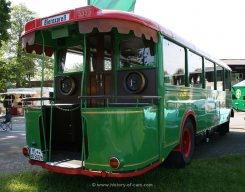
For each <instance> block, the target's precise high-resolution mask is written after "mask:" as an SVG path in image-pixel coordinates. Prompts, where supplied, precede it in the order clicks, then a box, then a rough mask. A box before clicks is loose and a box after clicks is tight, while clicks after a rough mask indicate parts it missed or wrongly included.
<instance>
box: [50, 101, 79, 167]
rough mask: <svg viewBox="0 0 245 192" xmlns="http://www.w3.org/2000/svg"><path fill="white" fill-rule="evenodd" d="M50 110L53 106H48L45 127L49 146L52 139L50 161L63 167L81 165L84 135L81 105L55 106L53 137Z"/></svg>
mask: <svg viewBox="0 0 245 192" xmlns="http://www.w3.org/2000/svg"><path fill="white" fill-rule="evenodd" d="M50 112H51V107H50V106H49V107H46V108H45V122H46V123H45V124H46V125H45V127H46V128H45V129H46V135H47V137H46V138H47V140H48V141H46V142H47V146H49V145H48V144H49V142H50V141H51V145H50V146H51V148H50V153H49V155H50V157H49V160H50V163H51V164H52V165H56V166H62V167H72V168H78V167H81V165H82V161H81V160H82V143H83V141H82V138H83V136H82V123H81V114H80V105H68V104H65V105H56V106H54V107H53V114H52V117H53V118H52V119H53V120H52V131H51V132H52V135H51V138H50Z"/></svg>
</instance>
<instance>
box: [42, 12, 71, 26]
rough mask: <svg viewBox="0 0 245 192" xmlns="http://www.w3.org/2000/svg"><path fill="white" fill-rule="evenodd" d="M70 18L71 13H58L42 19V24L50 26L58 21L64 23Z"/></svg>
mask: <svg viewBox="0 0 245 192" xmlns="http://www.w3.org/2000/svg"><path fill="white" fill-rule="evenodd" d="M69 19H70V14H69V13H66V14H62V15H57V16H54V17H48V18H45V19H42V26H48V25H53V24H57V23H62V22H65V21H69Z"/></svg>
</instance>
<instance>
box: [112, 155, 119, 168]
mask: <svg viewBox="0 0 245 192" xmlns="http://www.w3.org/2000/svg"><path fill="white" fill-rule="evenodd" d="M110 166H111V168H112V169H118V168H119V167H120V161H119V160H118V158H116V157H112V158H111V159H110Z"/></svg>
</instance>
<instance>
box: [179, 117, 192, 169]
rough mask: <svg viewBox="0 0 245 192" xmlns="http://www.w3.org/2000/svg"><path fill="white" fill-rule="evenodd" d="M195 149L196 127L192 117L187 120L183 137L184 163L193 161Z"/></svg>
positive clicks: (182, 152)
mask: <svg viewBox="0 0 245 192" xmlns="http://www.w3.org/2000/svg"><path fill="white" fill-rule="evenodd" d="M194 151H195V135H194V127H193V124H192V122H191V120H190V119H188V120H187V121H186V122H185V125H184V128H183V132H182V137H181V151H180V153H181V155H182V157H183V161H184V164H185V165H187V164H189V163H190V162H191V160H192V158H193V155H194Z"/></svg>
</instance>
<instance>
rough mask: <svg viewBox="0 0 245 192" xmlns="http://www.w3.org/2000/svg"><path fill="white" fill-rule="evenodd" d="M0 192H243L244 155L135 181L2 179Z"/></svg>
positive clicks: (31, 175)
mask: <svg viewBox="0 0 245 192" xmlns="http://www.w3.org/2000/svg"><path fill="white" fill-rule="evenodd" d="M0 191H1V192H10V191H11V192H12V191H13V192H24V191H25V192H26V191H27V192H32V191H34V192H54V191H57V192H76V191H79V192H80V191H89V192H93V191H96V192H97V191H105V192H108V191H163V192H169V191H172V192H179V191H183V192H219V191H222V192H226V191H228V192H244V191H245V154H243V155H236V156H227V157H219V158H209V159H198V160H193V161H192V163H191V165H189V166H187V167H186V168H184V169H170V168H165V167H163V166H160V167H158V168H156V169H154V170H152V171H150V172H149V173H146V174H144V175H142V176H139V177H135V178H127V179H111V178H100V177H98V178H89V177H85V176H74V175H63V174H57V173H53V172H49V171H46V170H43V171H38V172H37V171H32V172H30V171H29V172H28V171H27V172H24V173H19V174H10V175H2V174H1V173H0Z"/></svg>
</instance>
